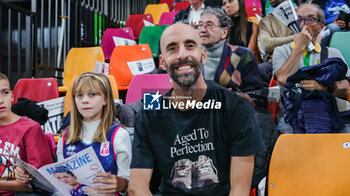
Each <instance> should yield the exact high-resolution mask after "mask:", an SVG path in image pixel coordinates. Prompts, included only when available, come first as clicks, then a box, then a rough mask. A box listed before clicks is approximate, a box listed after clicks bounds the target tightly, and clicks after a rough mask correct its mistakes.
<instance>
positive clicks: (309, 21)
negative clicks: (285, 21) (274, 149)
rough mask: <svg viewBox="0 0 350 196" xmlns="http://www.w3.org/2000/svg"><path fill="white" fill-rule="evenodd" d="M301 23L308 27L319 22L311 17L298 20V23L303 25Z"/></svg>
mask: <svg viewBox="0 0 350 196" xmlns="http://www.w3.org/2000/svg"><path fill="white" fill-rule="evenodd" d="M301 21H304V24H306V25H310V24H313V23H314V22H315V21H317V18H315V17H311V16H307V17H305V18H298V22H299V23H300V24H301Z"/></svg>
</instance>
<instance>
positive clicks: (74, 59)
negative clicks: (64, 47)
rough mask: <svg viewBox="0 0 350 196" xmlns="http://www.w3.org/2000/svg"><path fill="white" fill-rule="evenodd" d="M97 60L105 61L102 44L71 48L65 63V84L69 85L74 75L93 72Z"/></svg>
mask: <svg viewBox="0 0 350 196" xmlns="http://www.w3.org/2000/svg"><path fill="white" fill-rule="evenodd" d="M96 61H100V62H104V61H105V57H104V55H103V51H102V48H101V47H100V46H97V47H86V48H72V49H70V51H69V53H68V55H67V58H66V62H65V64H64V77H63V86H67V85H68V84H69V83H70V81H71V80H72V79H73V77H74V76H79V75H80V74H82V73H84V72H93V71H94V68H95V63H96Z"/></svg>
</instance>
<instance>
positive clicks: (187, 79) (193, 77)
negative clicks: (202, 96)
mask: <svg viewBox="0 0 350 196" xmlns="http://www.w3.org/2000/svg"><path fill="white" fill-rule="evenodd" d="M183 64H189V65H192V67H193V68H194V72H191V73H184V74H176V73H175V69H176V66H178V65H183ZM165 66H167V72H168V74H169V76H170V78H171V79H172V80H174V82H175V83H176V84H178V85H179V86H180V87H183V88H189V87H191V86H192V85H194V84H195V83H196V82H197V80H198V78H199V76H200V74H201V73H202V71H203V65H202V57H201V59H200V61H199V62H197V61H194V60H181V61H178V62H176V63H173V64H171V65H170V66H168V65H167V64H166V63H165Z"/></svg>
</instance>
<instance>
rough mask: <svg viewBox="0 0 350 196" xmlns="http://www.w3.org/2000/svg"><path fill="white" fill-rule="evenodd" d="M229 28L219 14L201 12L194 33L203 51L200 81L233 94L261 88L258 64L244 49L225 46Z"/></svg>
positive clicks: (224, 18) (229, 23) (228, 22)
mask: <svg viewBox="0 0 350 196" xmlns="http://www.w3.org/2000/svg"><path fill="white" fill-rule="evenodd" d="M230 26H231V20H230V18H229V17H228V16H227V15H226V14H225V13H223V12H222V11H219V10H215V9H212V8H206V9H205V10H204V11H203V12H202V15H201V19H200V21H199V24H198V25H197V26H196V29H197V31H198V33H199V37H200V38H201V44H202V46H203V47H204V49H205V50H206V51H207V62H206V63H205V64H204V72H203V75H204V79H206V80H214V81H215V82H217V83H219V84H221V85H222V86H225V87H227V88H231V89H232V90H233V91H251V90H256V89H261V88H263V86H262V81H261V77H260V74H259V70H258V64H257V62H256V60H255V58H254V56H253V54H252V53H251V52H250V51H249V50H247V49H246V48H244V47H239V46H232V45H228V44H227V43H226V37H227V35H228V32H229V28H230ZM231 62H234V63H233V64H232V63H231ZM236 72H239V74H238V73H236ZM224 78H225V79H224Z"/></svg>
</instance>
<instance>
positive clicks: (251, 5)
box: [244, 0, 262, 17]
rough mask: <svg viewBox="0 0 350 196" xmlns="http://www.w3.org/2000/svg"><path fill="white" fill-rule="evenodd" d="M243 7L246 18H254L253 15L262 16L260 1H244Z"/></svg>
mask: <svg viewBox="0 0 350 196" xmlns="http://www.w3.org/2000/svg"><path fill="white" fill-rule="evenodd" d="M244 5H245V10H246V12H247V16H248V17H252V16H253V17H255V14H258V15H259V16H262V6H261V1H260V0H245V2H244Z"/></svg>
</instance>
